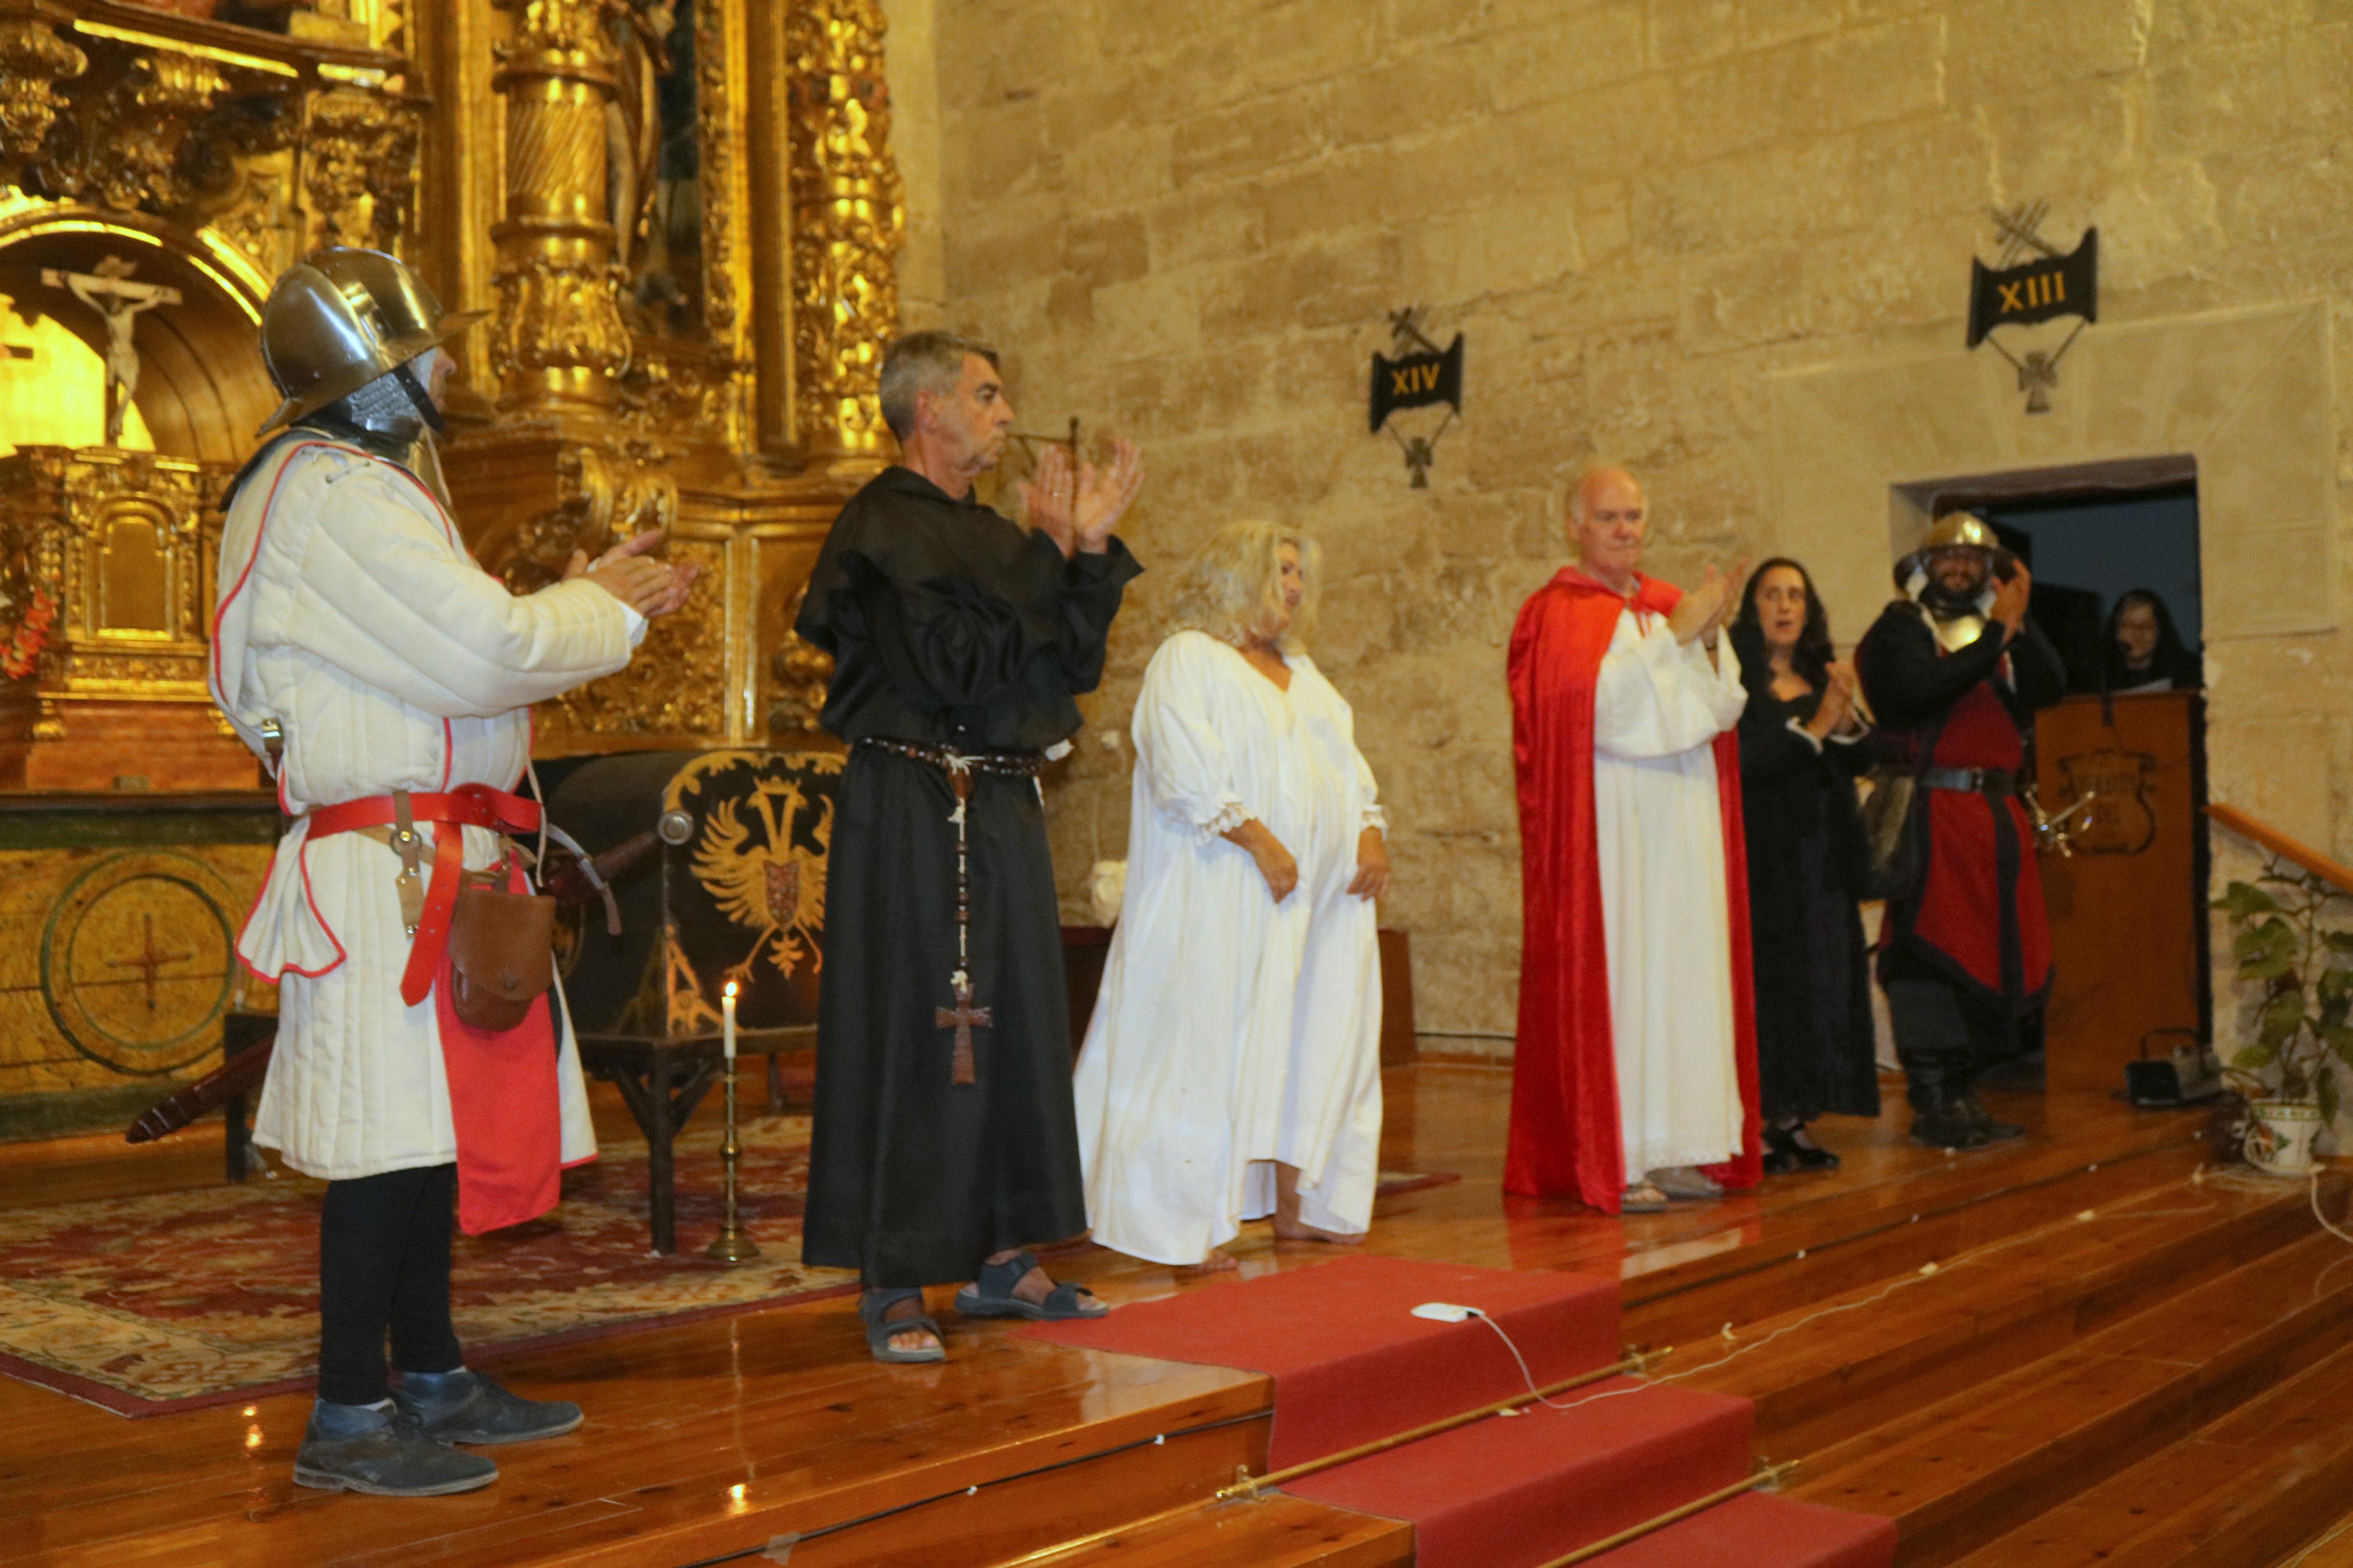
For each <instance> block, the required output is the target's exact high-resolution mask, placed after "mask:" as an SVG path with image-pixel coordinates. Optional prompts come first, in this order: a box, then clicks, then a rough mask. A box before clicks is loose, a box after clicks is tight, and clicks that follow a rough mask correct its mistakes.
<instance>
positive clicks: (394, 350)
mask: <svg viewBox="0 0 2353 1568" xmlns="http://www.w3.org/2000/svg"><path fill="white" fill-rule="evenodd" d="M489 313H490V312H489V311H487V310H460V311H458V312H456V313H454V314H451V313H448V312H445V311H444V310H442V309H441V301H440V300H438V299H437V298H435V297H434V293H433V290H432V289H428V288H427V287H426V286H425V282H424V279H420V278H418V277H417V274H416V273H414V272H412V271H410V270H409V268H408V267H407V265H406V263H405V262H403V261H401V260H400V258H397V257H394V256H387V255H385V253H384V252H382V251H380V250H362V249H358V248H356V247H334V248H332V249H327V250H322V251H319V252H317V253H315V254H314V255H312V256H311V257H310V258H308V259H306V260H303V261H298V262H296V263H295V264H294V265H293V266H291V267H290V268H287V269H286V270H285V272H284V273H282V274H280V277H279V279H278V281H277V283H276V284H275V285H274V286H273V287H272V288H271V289H270V290H269V300H268V301H267V302H266V303H265V304H264V305H263V306H262V308H261V358H262V362H263V363H265V364H267V365H268V366H269V379H270V380H271V381H272V382H274V383H276V384H277V387H278V390H279V391H280V393H282V394H284V395H285V398H286V401H285V402H283V403H281V404H280V405H278V410H277V412H275V413H273V414H272V415H270V416H269V418H268V419H267V420H265V421H264V422H263V424H262V426H261V428H260V430H259V431H258V432H256V434H258V435H262V436H267V435H269V433H270V432H271V431H272V430H276V429H278V428H280V426H287V425H291V424H293V423H294V422H295V421H296V420H298V419H301V418H303V417H305V416H309V415H311V414H314V413H316V412H318V411H319V410H320V409H322V408H324V407H325V406H327V405H329V404H331V403H333V402H335V401H337V400H338V399H341V398H344V397H348V396H350V395H352V394H353V393H354V392H357V391H358V390H359V389H360V388H361V387H363V386H365V385H366V384H368V383H369V382H371V381H374V380H375V378H376V377H378V376H380V375H387V374H391V373H392V372H394V371H396V370H398V369H399V368H400V367H401V366H402V365H405V364H406V363H408V362H409V361H411V360H413V359H415V358H417V356H418V355H419V354H422V353H425V352H426V351H427V349H431V348H434V347H436V346H438V345H439V344H441V343H444V342H448V341H449V340H450V339H451V338H454V337H456V336H457V335H458V334H459V333H460V332H462V331H465V330H466V329H467V328H468V327H470V326H472V325H473V324H474V323H475V322H476V321H480V320H481V319H482V318H483V317H484V316H486V315H488V314H489Z"/></svg>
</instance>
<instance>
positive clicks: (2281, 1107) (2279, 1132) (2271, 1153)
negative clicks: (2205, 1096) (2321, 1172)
mask: <svg viewBox="0 0 2353 1568" xmlns="http://www.w3.org/2000/svg"><path fill="white" fill-rule="evenodd" d="M2319 1131H2320V1109H2319V1107H2317V1106H2313V1105H2299V1104H2296V1103H2295V1102H2294V1101H2291V1100H2254V1101H2253V1102H2252V1103H2250V1104H2249V1105H2248V1107H2247V1136H2246V1142H2245V1145H2244V1152H2245V1154H2246V1156H2247V1163H2248V1164H2250V1165H2253V1167H2254V1168H2255V1169H2256V1170H2258V1171H2263V1172H2266V1173H2270V1174H2272V1175H2274V1176H2299V1177H2301V1176H2308V1175H2310V1174H2311V1173H2312V1140H2313V1138H2314V1137H2315V1136H2316V1134H2317V1133H2318V1132H2319Z"/></svg>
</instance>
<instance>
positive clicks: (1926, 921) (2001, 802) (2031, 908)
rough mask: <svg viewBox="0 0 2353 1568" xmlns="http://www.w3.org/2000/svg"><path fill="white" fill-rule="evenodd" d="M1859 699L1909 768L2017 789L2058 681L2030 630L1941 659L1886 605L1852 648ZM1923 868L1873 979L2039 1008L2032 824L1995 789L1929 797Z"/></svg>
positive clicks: (1928, 792)
mask: <svg viewBox="0 0 2353 1568" xmlns="http://www.w3.org/2000/svg"><path fill="white" fill-rule="evenodd" d="M1855 665H1856V668H1857V671H1858V673H1860V675H1861V676H1862V689H1863V695H1864V697H1865V698H1866V699H1867V700H1869V701H1870V703H1871V705H1872V708H1873V711H1874V712H1875V713H1876V714H1877V716H1878V719H1879V722H1880V725H1881V727H1882V729H1883V731H1886V732H1888V733H1889V734H1890V735H1891V736H1902V737H1905V738H1907V739H1908V741H1909V742H1910V745H1911V748H1912V752H1911V760H1912V762H1913V763H1915V765H1918V764H1919V763H1920V754H1919V748H1921V747H1923V746H1926V747H1928V748H1930V751H1929V754H1928V756H1927V758H1926V765H1927V766H1928V767H1931V768H1935V769H1940V770H1941V769H1973V770H1981V771H1984V772H1989V773H1997V774H1999V775H2001V776H2002V777H2003V778H2004V779H2006V780H2007V781H2010V782H2012V783H2014V784H2016V785H2018V786H2020V787H2022V786H2023V784H2024V783H2025V782H2026V780H2025V777H2024V774H2025V769H2026V765H2027V757H2026V742H2025V731H2026V728H2027V726H2029V725H2030V724H2031V723H2032V722H2033V719H2034V710H2036V709H2038V708H2044V707H2048V706H2049V705H2050V704H2052V703H2053V702H2055V701H2057V700H2059V699H2060V697H2061V696H2063V695H2064V693H2065V690H2066V677H2065V673H2064V671H2063V668H2062V667H2061V665H2060V662H2059V656H2058V655H2057V654H2056V653H2055V652H2053V651H2052V647H2051V645H2050V643H2049V642H2048V641H2046V640H2045V639H2044V637H2043V636H2042V633H2041V632H2040V631H2038V630H2037V629H2035V626H2034V624H2033V623H2032V622H2031V621H2030V622H2028V623H2027V625H2026V628H2025V630H2024V631H2023V632H2021V634H2020V635H2019V636H2017V637H2012V638H2010V639H2009V640H2008V642H2007V644H2006V645H2005V642H2004V638H2003V629H2002V627H2001V626H2000V625H1999V624H1998V623H1992V624H1989V625H1988V626H1987V628H1986V630H1985V632H1984V633H1983V635H1981V636H1980V637H1978V639H1977V640H1976V641H1974V642H1972V643H1969V644H1968V645H1967V646H1965V647H1960V648H1957V649H1955V650H1953V651H1951V652H1949V653H1948V652H1947V651H1946V650H1945V649H1944V648H1943V647H1940V646H1939V645H1938V644H1937V642H1936V636H1935V634H1934V633H1933V632H1931V631H1930V630H1929V627H1928V623H1927V620H1926V616H1924V615H1923V614H1922V612H1921V609H1920V606H1919V605H1916V604H1914V603H1913V602H1911V601H1910V600H1908V599H1899V600H1897V601H1896V602H1895V603H1894V604H1892V605H1888V606H1887V609H1886V610H1885V611H1884V612H1883V614H1882V615H1881V616H1880V617H1879V620H1878V622H1877V623H1876V624H1875V625H1874V626H1873V627H1872V628H1871V630H1870V632H1869V633H1867V634H1866V635H1865V636H1864V637H1863V639H1862V644H1861V646H1859V647H1857V648H1856V649H1855ZM1915 810H1923V811H1925V812H1926V833H1925V834H1924V836H1923V841H1924V844H1925V847H1926V853H1925V858H1926V867H1925V869H1924V871H1923V874H1922V876H1921V878H1920V880H1919V883H1918V885H1917V886H1916V887H1915V889H1913V890H1912V891H1910V892H1909V893H1907V894H1905V896H1903V897H1901V898H1896V899H1891V900H1889V901H1888V905H1887V921H1886V924H1885V926H1884V927H1883V931H1882V934H1881V939H1880V940H1881V952H1880V963H1879V972H1880V978H1881V979H1882V980H1893V979H1898V978H1901V977H1904V976H1905V975H1911V974H1922V973H1926V974H1932V975H1935V976H1936V977H1937V978H1940V979H1943V980H1946V981H1948V982H1950V983H1952V984H1958V985H1961V986H1964V987H1967V988H1968V989H1969V990H1972V991H1975V992H1977V993H1978V994H1981V995H1982V996H1984V997H1986V998H1987V999H1988V1000H1992V999H1995V998H2000V999H2001V1000H2003V1001H2006V1002H2008V1003H2009V1004H2010V1007H2011V1009H2012V1010H2013V1012H2014V1013H2018V1014H2023V1013H2025V1012H2027V1011H2029V1010H2030V1009H2031V1008H2032V1007H2033V1006H2035V1005H2038V1004H2039V1003H2041V1001H2042V996H2043V994H2044V992H2046V991H2047V990H2048V989H2049V988H2050V984H2051V927H2050V922H2049V920H2048V918H2047V916H2046V915H2045V913H2044V911H2043V908H2042V876H2041V874H2040V873H2039V871H2038V870H2037V869H2036V867H2035V863H2034V826H2033V822H2032V820H2031V818H2030V817H2029V816H2027V812H2026V807H2025V805H2024V803H2022V802H2021V801H2020V800H2019V799H2018V798H2017V796H2016V795H2015V794H2014V793H2011V792H2010V789H2009V788H2007V787H2004V786H2003V785H2002V784H1992V785H1989V787H1986V788H1982V789H1976V790H1968V789H1956V788H1926V789H1923V790H1922V791H1921V795H1920V804H1919V805H1915Z"/></svg>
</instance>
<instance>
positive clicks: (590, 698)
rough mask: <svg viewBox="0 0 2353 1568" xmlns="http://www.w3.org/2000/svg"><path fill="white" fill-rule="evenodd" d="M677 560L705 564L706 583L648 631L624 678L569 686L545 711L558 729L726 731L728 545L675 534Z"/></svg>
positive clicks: (672, 543)
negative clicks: (722, 673) (724, 674)
mask: <svg viewBox="0 0 2353 1568" xmlns="http://www.w3.org/2000/svg"><path fill="white" fill-rule="evenodd" d="M667 555H668V558H669V559H670V561H672V562H677V563H691V564H693V565H696V566H699V567H700V568H702V582H703V584H705V585H704V586H702V587H699V588H697V589H696V591H695V592H694V593H693V594H692V595H691V596H690V597H689V598H688V599H687V602H686V607H685V608H684V609H682V610H681V611H679V612H678V613H677V614H676V615H670V616H662V617H661V618H660V619H659V620H657V621H655V622H654V623H653V624H652V625H651V626H649V627H647V629H646V640H645V642H644V644H643V645H642V646H641V647H639V648H638V653H637V657H636V658H632V659H631V660H630V661H629V667H628V668H627V669H625V670H623V671H621V672H620V673H619V674H618V675H608V676H607V677H606V678H605V679H602V680H596V681H591V682H589V683H588V684H587V685H586V686H583V687H580V688H578V689H575V690H572V691H567V692H565V694H564V695H563V696H561V697H559V698H557V699H556V700H554V702H552V703H549V704H547V705H546V706H545V707H543V709H542V710H541V711H542V712H543V713H547V712H548V711H549V710H554V711H553V714H552V715H551V716H552V717H553V719H554V723H553V724H552V725H551V726H550V728H551V729H553V730H554V731H557V732H559V733H560V732H562V731H575V732H586V733H590V734H596V735H710V736H718V735H723V734H724V733H725V732H726V687H727V683H726V681H725V680H724V679H720V678H719V674H718V672H720V671H723V670H724V669H725V668H727V597H726V595H725V593H724V592H723V584H725V583H726V581H727V546H726V544H725V542H723V541H720V540H706V539H676V538H673V539H672V540H671V541H670V545H669V547H668V551H667Z"/></svg>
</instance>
